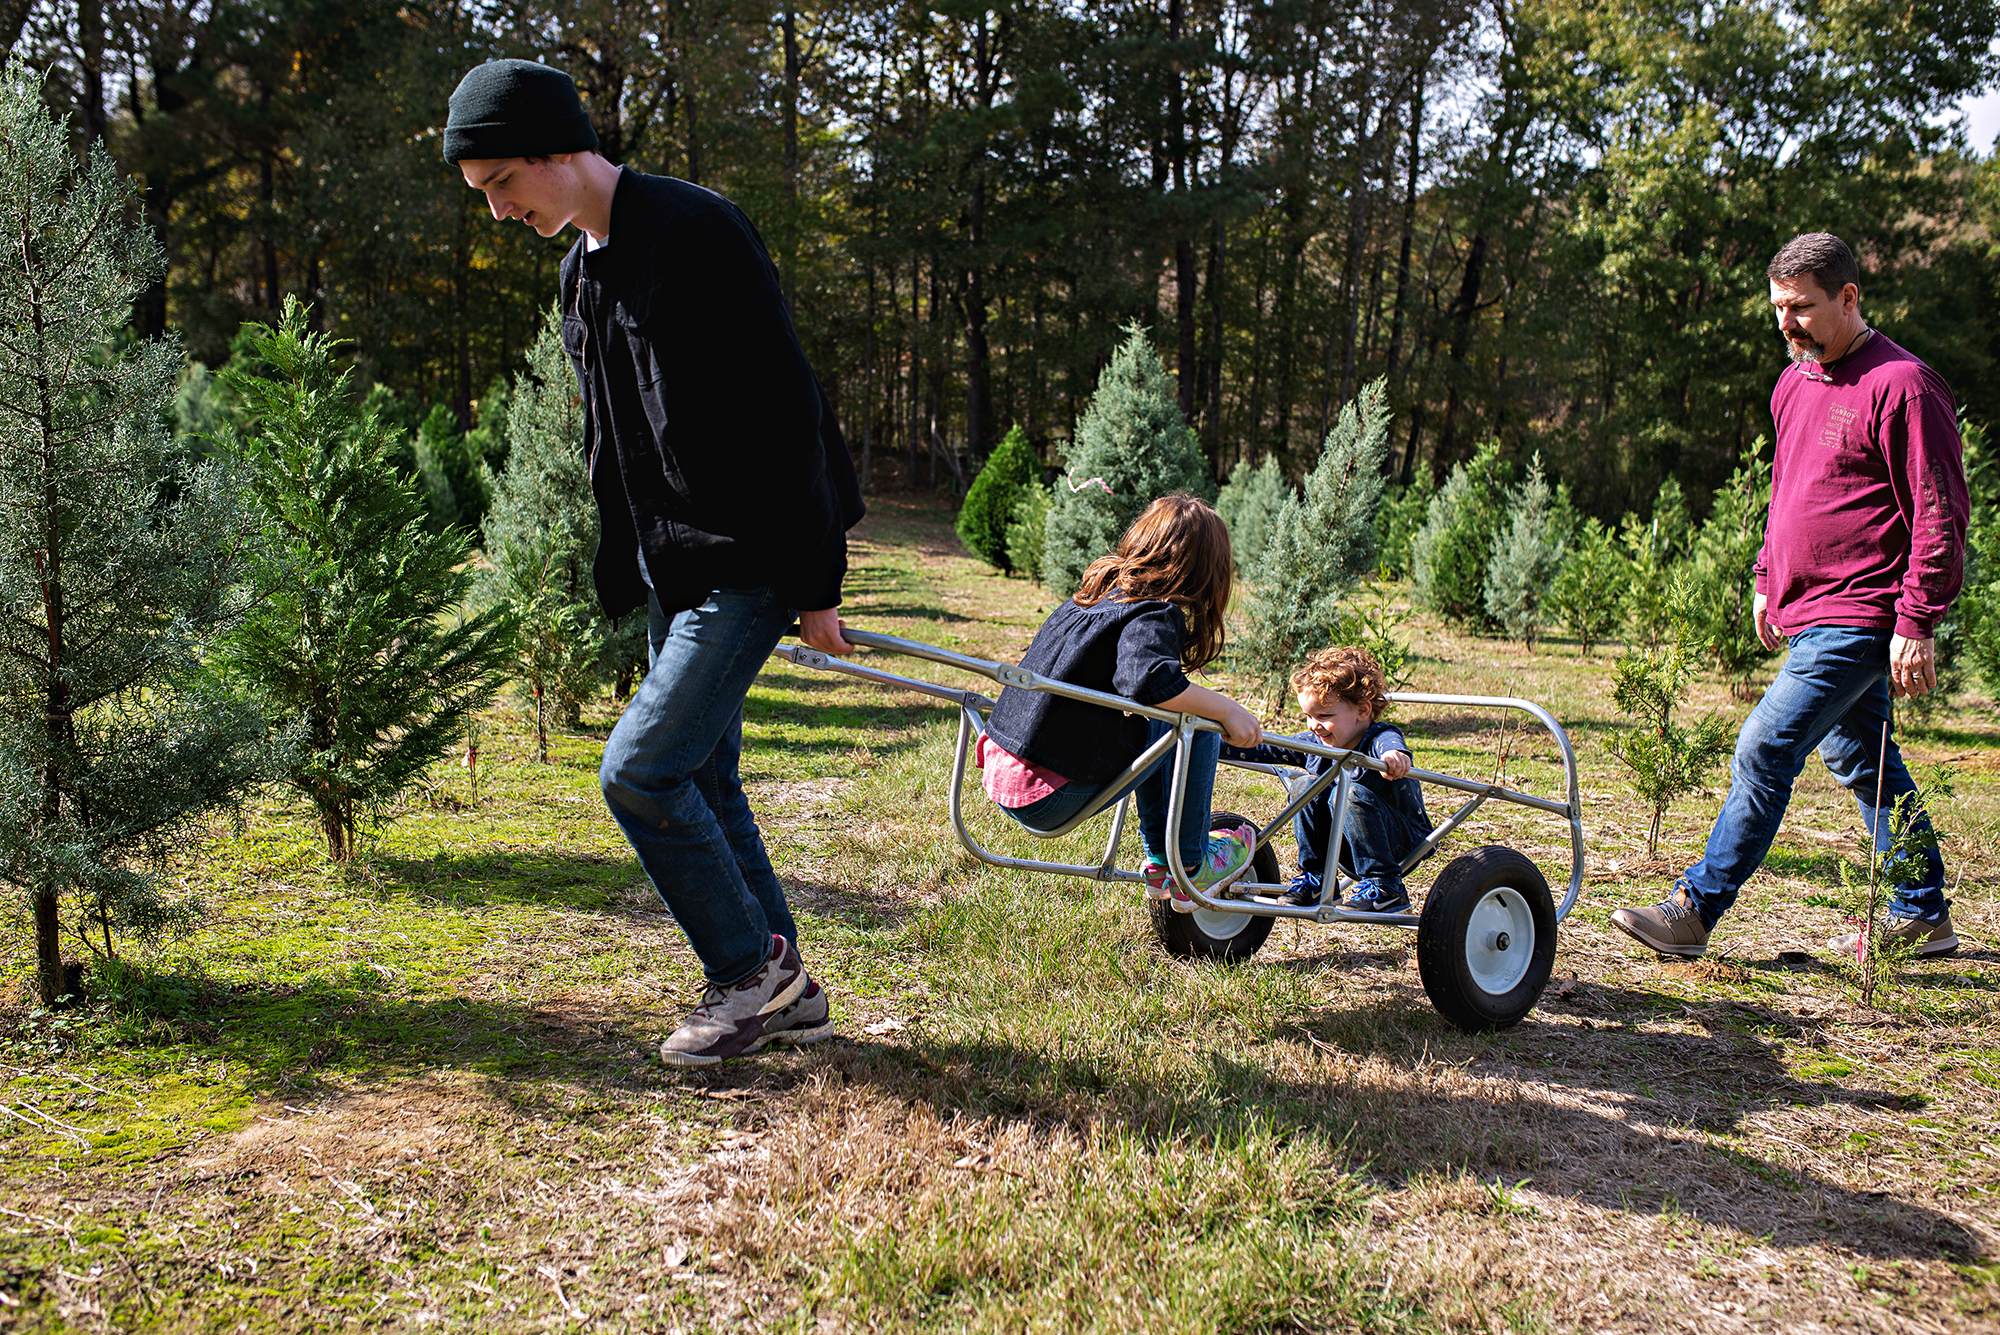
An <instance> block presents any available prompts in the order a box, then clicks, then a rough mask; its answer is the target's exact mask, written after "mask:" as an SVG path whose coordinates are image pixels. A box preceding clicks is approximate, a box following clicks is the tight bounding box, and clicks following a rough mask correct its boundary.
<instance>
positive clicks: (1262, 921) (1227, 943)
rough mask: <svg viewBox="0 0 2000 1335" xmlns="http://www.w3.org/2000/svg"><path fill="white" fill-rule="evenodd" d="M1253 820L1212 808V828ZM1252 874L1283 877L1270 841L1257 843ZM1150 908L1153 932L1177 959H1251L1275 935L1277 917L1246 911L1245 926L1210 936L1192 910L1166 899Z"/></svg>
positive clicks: (1267, 878)
mask: <svg viewBox="0 0 2000 1335" xmlns="http://www.w3.org/2000/svg"><path fill="white" fill-rule="evenodd" d="M1250 823H1251V822H1250V821H1249V820H1248V819H1246V818H1245V817H1242V816H1239V815H1237V814H1236V813H1235V812H1233V811H1215V812H1210V813H1209V817H1208V828H1209V829H1211V830H1233V829H1235V828H1237V827H1238V826H1240V825H1249V824H1250ZM1250 875H1251V878H1252V879H1254V880H1259V881H1265V882H1272V883H1275V882H1276V881H1277V880H1278V879H1279V873H1278V855H1277V854H1276V853H1274V852H1272V851H1271V846H1270V845H1269V844H1259V845H1257V851H1256V852H1255V853H1253V854H1251V855H1250ZM1146 908H1147V911H1148V912H1149V913H1150V914H1151V915H1152V919H1153V936H1154V938H1155V939H1156V940H1157V941H1159V943H1160V949H1162V950H1164V951H1166V952H1167V953H1168V954H1169V955H1172V956H1173V957H1174V958H1175V959H1177V960H1247V959H1249V958H1250V957H1251V956H1252V955H1254V954H1256V953H1257V951H1258V949H1259V948H1260V947H1262V946H1263V944H1264V942H1265V941H1266V940H1267V939H1268V938H1269V937H1270V935H1271V924H1272V923H1273V922H1275V921H1277V920H1276V919H1274V918H1265V917H1260V916H1255V915H1252V914H1247V913H1246V914H1244V915H1242V916H1243V929H1242V930H1241V931H1239V932H1238V933H1237V934H1236V935H1234V936H1231V937H1219V936H1210V935H1209V934H1208V933H1207V932H1205V931H1203V930H1202V927H1201V924H1200V923H1198V922H1196V921H1195V915H1194V914H1192V913H1176V912H1174V908H1173V904H1172V902H1171V901H1169V900H1165V899H1148V900H1147V901H1146Z"/></svg>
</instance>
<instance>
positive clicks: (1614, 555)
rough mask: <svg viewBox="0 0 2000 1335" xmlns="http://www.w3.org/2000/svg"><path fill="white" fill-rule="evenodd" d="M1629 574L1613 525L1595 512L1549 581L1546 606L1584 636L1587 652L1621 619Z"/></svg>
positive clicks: (1578, 636)
mask: <svg viewBox="0 0 2000 1335" xmlns="http://www.w3.org/2000/svg"><path fill="white" fill-rule="evenodd" d="M1628 577H1629V572H1628V569H1627V562H1626V560H1625V554H1624V553H1623V552H1621V551H1619V550H1618V541H1617V539H1616V538H1614V537H1612V535H1611V531H1610V530H1609V529H1607V528H1605V527H1604V525H1603V524H1601V523H1599V522H1598V520H1597V518H1596V516H1594V515H1593V516H1592V517H1591V518H1589V519H1586V520H1584V521H1583V526H1582V527H1581V528H1579V529H1577V531H1576V540H1575V541H1574V542H1572V543H1571V544H1570V547H1569V552H1568V554H1567V555H1566V556H1564V557H1563V563H1562V569H1561V570H1559V571H1558V572H1557V573H1556V577H1555V581H1554V583H1553V584H1551V585H1550V587H1549V611H1550V612H1552V613H1553V614H1554V615H1555V617H1556V619H1557V620H1558V621H1560V622H1561V623H1562V624H1563V625H1564V626H1566V627H1567V628H1568V629H1569V633H1570V634H1572V635H1574V636H1576V638H1577V639H1578V640H1579V641H1581V642H1582V645H1583V652H1584V655H1585V656H1586V657H1588V656H1589V654H1590V649H1591V646H1592V645H1595V644H1600V643H1602V642H1603V640H1604V639H1605V637H1606V636H1608V635H1610V634H1611V632H1613V631H1615V630H1617V629H1618V623H1619V622H1620V621H1622V620H1623V619H1624V616H1625V589H1626V584H1627V582H1628Z"/></svg>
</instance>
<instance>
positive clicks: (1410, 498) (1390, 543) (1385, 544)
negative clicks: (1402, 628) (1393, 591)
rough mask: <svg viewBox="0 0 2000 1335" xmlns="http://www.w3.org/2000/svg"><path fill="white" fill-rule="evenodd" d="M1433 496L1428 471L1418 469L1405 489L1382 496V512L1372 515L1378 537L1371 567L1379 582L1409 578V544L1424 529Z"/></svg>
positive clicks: (1397, 488) (1434, 486)
mask: <svg viewBox="0 0 2000 1335" xmlns="http://www.w3.org/2000/svg"><path fill="white" fill-rule="evenodd" d="M1435 495H1437V483H1436V482H1435V481H1434V480H1432V478H1431V473H1430V470H1429V469H1428V468H1419V469H1418V470H1417V476H1416V480H1415V481H1413V482H1411V483H1410V484H1409V485H1408V486H1406V487H1405V486H1392V487H1389V488H1387V489H1386V490H1384V492H1383V493H1382V508H1381V509H1380V510H1378V511H1376V512H1375V531H1376V532H1377V533H1378V534H1379V535H1380V541H1379V543H1378V544H1377V547H1376V551H1375V567H1376V570H1377V571H1378V572H1379V573H1380V574H1381V576H1382V578H1383V579H1406V578H1408V577H1409V574H1410V544H1411V543H1412V542H1413V541H1414V540H1415V539H1416V536H1417V530H1418V529H1421V528H1422V527H1423V526H1424V520H1425V519H1426V518H1427V517H1428V516H1429V514H1430V507H1431V497H1433V496H1435Z"/></svg>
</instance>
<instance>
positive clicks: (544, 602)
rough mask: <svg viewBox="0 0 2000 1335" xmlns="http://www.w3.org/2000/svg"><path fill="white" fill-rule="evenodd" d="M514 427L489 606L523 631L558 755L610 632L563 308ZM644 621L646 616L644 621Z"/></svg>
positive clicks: (518, 645) (544, 736)
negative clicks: (557, 726) (557, 738)
mask: <svg viewBox="0 0 2000 1335" xmlns="http://www.w3.org/2000/svg"><path fill="white" fill-rule="evenodd" d="M511 397H512V402H511V404H510V408H509V421H508V424H507V434H508V439H509V440H510V441H511V442H512V444H511V446H510V449H511V452H512V458H511V466H510V467H509V468H508V469H507V471H506V472H505V473H502V474H501V475H500V479H499V481H498V483H497V484H496V486H495V488H494V494H493V508H492V509H491V510H490V511H489V512H488V513H487V516H486V531H485V536H486V557H487V560H488V561H490V562H491V563H492V567H493V568H492V570H491V571H489V572H488V573H487V574H486V576H485V577H484V579H483V581H482V583H483V584H484V586H485V587H484V590H483V592H484V594H485V600H486V601H487V602H488V603H489V604H492V605H496V606H500V605H504V606H507V607H510V608H511V609H512V611H513V615H514V617H515V619H516V622H517V625H518V627H519V634H518V636H517V637H516V639H515V641H514V664H513V672H514V679H515V680H516V681H517V682H519V683H520V686H521V690H522V693H523V694H524V695H526V696H527V698H528V700H529V701H530V702H531V703H532V704H533V706H534V710H535V744H536V749H537V753H538V754H539V755H540V757H541V759H542V761H543V763H545V764H546V763H547V762H548V758H549V724H550V721H551V720H552V719H554V720H558V721H560V722H561V723H562V724H563V725H564V726H567V727H572V728H573V727H575V726H576V725H577V724H578V722H579V721H580V720H581V716H582V710H583V702H584V700H585V699H587V698H588V697H589V696H590V693H591V692H592V691H593V690H595V689H596V687H597V683H598V682H599V680H600V679H601V678H602V676H603V670H604V664H603V661H602V651H603V644H604V640H605V638H606V636H607V635H608V634H609V633H610V629H611V628H610V626H609V625H607V624H606V623H605V621H604V618H603V617H602V616H601V615H600V614H599V612H598V608H597V591H596V587H595V585H594V584H593V582H592V580H591V558H592V557H593V556H594V555H595V553H596V551H597V501H596V498H595V497H594V496H593V495H592V494H591V490H590V475H589V473H588V472H587V470H586V469H585V467H584V459H583V410H582V407H581V405H580V404H579V403H578V400H577V396H576V380H575V377H574V375H573V374H572V373H571V370H570V362H569V354H568V353H566V352H564V351H563V346H562V315H561V312H559V311H557V310H556V309H554V308H553V307H551V308H550V310H549V313H548V318H547V319H546V320H545V321H544V322H543V324H542V331H541V333H540V334H539V335H538V336H537V337H536V339H535V344H534V347H533V348H532V349H531V350H530V351H529V353H528V369H527V370H526V371H525V372H524V373H523V374H522V376H521V383H520V388H519V389H518V390H516V391H515V392H514V393H513V395H512V396H511ZM640 619H641V620H643V618H640Z"/></svg>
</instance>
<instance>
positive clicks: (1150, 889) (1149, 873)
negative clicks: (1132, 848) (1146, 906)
mask: <svg viewBox="0 0 2000 1335" xmlns="http://www.w3.org/2000/svg"><path fill="white" fill-rule="evenodd" d="M1139 874H1140V875H1142V876H1144V877H1145V878H1146V898H1148V899H1165V898H1167V897H1168V895H1167V884H1168V882H1170V881H1172V880H1173V879H1174V878H1173V873H1172V872H1169V871H1168V870H1167V869H1166V868H1165V867H1162V866H1161V865H1160V864H1159V863H1157V862H1155V861H1153V860H1152V859H1151V858H1148V859H1146V861H1145V862H1144V863H1143V864H1142V865H1141V866H1140V868H1139Z"/></svg>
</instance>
